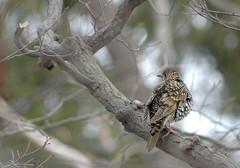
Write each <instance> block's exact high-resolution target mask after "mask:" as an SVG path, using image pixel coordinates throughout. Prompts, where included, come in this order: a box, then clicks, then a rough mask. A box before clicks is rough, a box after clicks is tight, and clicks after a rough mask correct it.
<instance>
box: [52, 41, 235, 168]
mask: <svg viewBox="0 0 240 168" xmlns="http://www.w3.org/2000/svg"><path fill="white" fill-rule="evenodd" d="M77 40H79V41H78V42H77ZM71 41H72V42H74V41H75V42H76V43H75V47H73V48H72V49H75V54H74V55H73V57H72V62H73V64H74V66H75V67H76V68H77V70H76V69H74V68H72V66H73V65H71V66H70V63H66V62H65V61H63V60H62V59H60V58H59V57H56V62H57V63H58V64H59V66H60V68H61V69H62V70H64V71H66V72H67V73H69V74H70V75H71V76H72V77H74V78H75V79H76V80H77V81H79V82H80V83H82V84H84V85H85V86H86V87H87V88H88V89H89V90H90V92H91V94H92V95H93V96H94V97H95V98H96V99H97V100H98V101H99V102H101V103H102V104H103V105H104V106H105V108H106V109H107V110H108V111H109V112H111V113H113V114H114V115H115V117H116V118H117V119H118V120H119V121H120V122H121V123H122V125H123V126H124V128H125V130H126V131H128V132H131V133H134V134H136V135H138V136H139V137H141V138H143V139H145V140H147V137H148V134H149V129H150V128H149V126H148V125H146V124H144V123H143V121H142V117H143V110H142V109H136V108H134V106H133V104H132V102H131V101H130V100H129V99H127V98H126V97H125V96H124V95H123V94H122V93H121V92H120V91H119V90H117V89H116V88H115V87H114V85H113V84H112V83H111V82H110V81H109V80H108V79H107V78H106V76H105V75H104V74H103V72H102V71H101V69H100V68H99V66H98V65H97V63H96V61H95V60H94V58H93V55H92V53H91V48H90V47H88V46H87V45H86V44H84V42H83V40H82V39H77V38H74V39H72V40H71ZM71 46H74V45H72V44H71ZM79 76H80V77H79ZM82 77H83V78H82ZM164 134H166V132H165V131H163V132H162V133H161V135H160V138H159V141H158V143H157V145H156V147H158V148H159V149H161V150H163V151H164V152H166V153H168V154H170V155H172V156H174V157H176V158H178V159H181V160H183V161H186V162H187V163H188V164H189V165H191V166H193V167H201V168H219V167H221V168H229V167H231V168H236V167H238V165H237V163H235V162H234V161H232V160H231V159H230V158H228V157H227V156H225V153H223V152H221V151H220V150H215V149H212V148H210V147H207V146H205V145H203V144H201V143H200V139H199V138H198V137H193V138H183V137H178V136H175V135H170V136H169V137H167V138H166V139H164V140H162V136H163V135H164Z"/></svg>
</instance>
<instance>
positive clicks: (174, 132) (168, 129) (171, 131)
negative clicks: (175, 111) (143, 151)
mask: <svg viewBox="0 0 240 168" xmlns="http://www.w3.org/2000/svg"><path fill="white" fill-rule="evenodd" d="M165 128H166V129H167V131H168V132H167V133H166V134H165V135H164V136H163V139H164V138H165V137H167V136H168V135H169V134H171V133H173V134H175V135H177V136H180V134H179V133H178V132H177V131H174V130H173V129H172V127H171V126H170V125H169V126H167V125H165Z"/></svg>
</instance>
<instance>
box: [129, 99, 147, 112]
mask: <svg viewBox="0 0 240 168" xmlns="http://www.w3.org/2000/svg"><path fill="white" fill-rule="evenodd" d="M131 104H132V106H133V109H134V110H138V109H144V107H145V104H144V103H143V102H140V101H138V100H133V101H132V102H131Z"/></svg>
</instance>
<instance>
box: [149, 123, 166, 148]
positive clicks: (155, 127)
mask: <svg viewBox="0 0 240 168" xmlns="http://www.w3.org/2000/svg"><path fill="white" fill-rule="evenodd" d="M163 124H164V120H158V121H157V122H156V123H151V131H150V133H149V136H148V142H147V146H146V149H147V150H148V152H150V151H151V150H152V149H153V148H154V147H155V146H156V144H157V141H158V137H159V134H160V133H161V131H162V129H163Z"/></svg>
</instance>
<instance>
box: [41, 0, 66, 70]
mask: <svg viewBox="0 0 240 168" xmlns="http://www.w3.org/2000/svg"><path fill="white" fill-rule="evenodd" d="M62 6H63V0H55V1H51V0H48V10H47V16H48V17H47V19H46V20H45V21H44V22H43V23H42V24H41V25H40V26H39V28H38V31H37V33H38V38H39V40H40V48H39V51H43V52H44V51H45V48H47V49H49V47H48V46H49V45H53V47H54V48H57V47H58V46H59V44H58V42H56V41H57V40H58V36H57V35H56V34H55V33H54V32H55V31H56V30H57V28H58V26H59V22H58V21H59V20H60V18H61V13H62ZM38 65H39V66H40V67H41V68H47V69H49V70H51V69H53V68H54V66H55V64H54V62H53V61H52V60H51V59H49V58H46V57H39V58H38Z"/></svg>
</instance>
